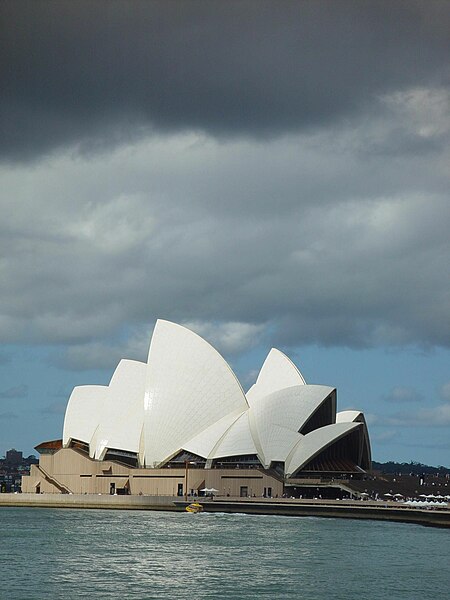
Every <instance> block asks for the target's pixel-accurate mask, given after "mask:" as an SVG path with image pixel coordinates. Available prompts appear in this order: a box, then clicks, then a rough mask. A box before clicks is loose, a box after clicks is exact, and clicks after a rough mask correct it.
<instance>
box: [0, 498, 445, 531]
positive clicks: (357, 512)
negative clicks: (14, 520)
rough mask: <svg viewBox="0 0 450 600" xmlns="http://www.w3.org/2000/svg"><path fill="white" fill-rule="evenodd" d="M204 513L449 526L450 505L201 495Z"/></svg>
mask: <svg viewBox="0 0 450 600" xmlns="http://www.w3.org/2000/svg"><path fill="white" fill-rule="evenodd" d="M200 502H201V503H202V505H203V507H204V510H205V511H206V512H224V513H245V514H254V515H258V514H264V515H284V516H295V517H328V518H339V519H371V520H379V521H396V522H401V523H415V524H417V525H426V526H430V527H444V528H450V507H447V508H442V507H439V508H433V509H421V508H411V507H409V506H407V505H403V504H400V503H396V502H382V503H380V502H378V503H377V502H366V501H335V500H293V499H282V498H279V499H275V498H264V499H262V498H258V499H257V498H227V499H221V498H215V499H214V500H211V499H207V498H201V499H200ZM188 504H189V502H185V501H184V500H183V499H180V498H177V497H174V496H110V495H107V494H102V495H96V494H0V508H1V507H2V506H15V507H19V506H24V507H28V508H30V507H35V508H72V509H74V508H75V509H115V510H170V511H184V510H185V508H186V506H187V505H188Z"/></svg>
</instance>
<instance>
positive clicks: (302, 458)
mask: <svg viewBox="0 0 450 600" xmlns="http://www.w3.org/2000/svg"><path fill="white" fill-rule="evenodd" d="M360 427H362V424H361V423H333V424H332V425H326V426H325V427H320V428H319V429H316V430H314V431H311V432H310V433H308V434H307V435H305V436H303V438H302V439H301V440H300V442H299V443H298V444H297V446H296V447H295V448H293V450H292V451H291V453H290V455H289V456H288V458H287V460H286V463H285V473H287V474H289V475H291V474H292V473H295V472H296V471H298V470H299V469H300V468H301V467H303V466H304V465H305V464H306V463H308V462H309V461H310V460H312V459H313V458H314V457H315V456H317V455H318V454H319V452H322V450H324V449H325V448H327V447H328V446H330V445H331V444H333V443H334V442H337V441H338V440H339V439H341V438H342V437H344V436H345V435H347V434H349V433H350V432H351V431H353V430H355V429H358V428H360Z"/></svg>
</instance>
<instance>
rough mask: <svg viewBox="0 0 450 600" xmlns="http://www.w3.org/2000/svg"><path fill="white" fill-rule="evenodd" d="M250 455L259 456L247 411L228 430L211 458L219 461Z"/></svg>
mask: <svg viewBox="0 0 450 600" xmlns="http://www.w3.org/2000/svg"><path fill="white" fill-rule="evenodd" d="M248 454H257V449H256V446H255V443H254V441H253V436H252V433H251V430H250V423H249V420H248V411H246V412H244V413H243V414H242V415H241V416H240V417H239V418H238V419H237V420H236V421H235V422H234V423H233V425H231V427H230V428H229V429H228V430H227V432H226V433H225V435H224V436H223V437H222V439H221V440H220V441H219V443H218V444H217V446H216V447H215V448H214V450H213V452H212V453H211V455H210V457H209V458H211V459H218V458H226V457H227V456H242V455H248Z"/></svg>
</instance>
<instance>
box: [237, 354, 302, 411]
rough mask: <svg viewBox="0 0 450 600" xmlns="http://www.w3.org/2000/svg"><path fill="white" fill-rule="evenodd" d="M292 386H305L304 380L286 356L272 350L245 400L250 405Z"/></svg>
mask: <svg viewBox="0 0 450 600" xmlns="http://www.w3.org/2000/svg"><path fill="white" fill-rule="evenodd" d="M294 385H306V381H305V378H304V377H303V375H302V374H301V372H300V370H299V369H298V367H297V366H296V365H295V364H294V363H293V362H292V360H291V359H290V358H289V357H288V356H286V354H284V353H283V352H281V350H278V349H277V348H272V349H271V350H270V352H269V353H268V355H267V356H266V359H265V361H264V363H263V365H262V367H261V370H260V372H259V374H258V377H257V379H256V383H255V384H254V385H253V386H252V387H251V388H250V389H249V390H248V392H247V399H248V402H249V404H252V403H254V402H256V401H258V400H259V399H260V398H262V397H263V396H267V395H268V394H270V393H272V392H276V391H277V390H281V389H283V388H287V387H292V386H294Z"/></svg>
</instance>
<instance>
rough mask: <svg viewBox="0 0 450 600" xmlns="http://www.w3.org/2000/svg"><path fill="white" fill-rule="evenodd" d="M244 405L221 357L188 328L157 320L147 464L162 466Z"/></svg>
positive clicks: (147, 402)
mask: <svg viewBox="0 0 450 600" xmlns="http://www.w3.org/2000/svg"><path fill="white" fill-rule="evenodd" d="M247 408H248V403H247V400H246V398H245V394H244V391H243V389H242V386H241V384H240V382H239V380H238V379H237V377H236V375H235V373H234V372H233V370H232V369H231V367H230V365H229V364H228V363H227V362H226V360H225V359H224V358H223V356H222V355H221V354H219V352H218V351H217V350H216V349H215V348H214V347H213V346H211V344H209V342H207V341H206V340H204V339H203V338H202V337H201V336H199V335H198V334H196V333H194V332H193V331H191V330H190V329H188V328H187V327H184V326H183V325H177V324H176V323H172V322H171V321H165V320H162V319H158V321H157V322H156V326H155V329H154V331H153V336H152V341H151V343H150V350H149V358H148V368H147V378H146V383H145V394H144V422H145V435H144V438H145V457H146V458H145V462H146V464H147V465H149V466H156V465H157V464H160V463H161V462H162V461H163V460H165V458H166V457H167V456H170V455H171V454H172V452H173V451H175V450H177V449H179V448H182V447H183V446H184V445H185V444H186V443H187V442H188V441H189V440H190V439H192V438H194V437H195V436H196V435H198V434H199V433H200V432H201V431H203V430H204V429H206V428H208V427H209V426H210V425H212V424H213V423H215V422H216V421H218V420H220V419H221V418H222V417H225V416H226V415H227V414H229V413H232V412H234V411H238V410H240V411H245V410H246V409H247Z"/></svg>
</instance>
